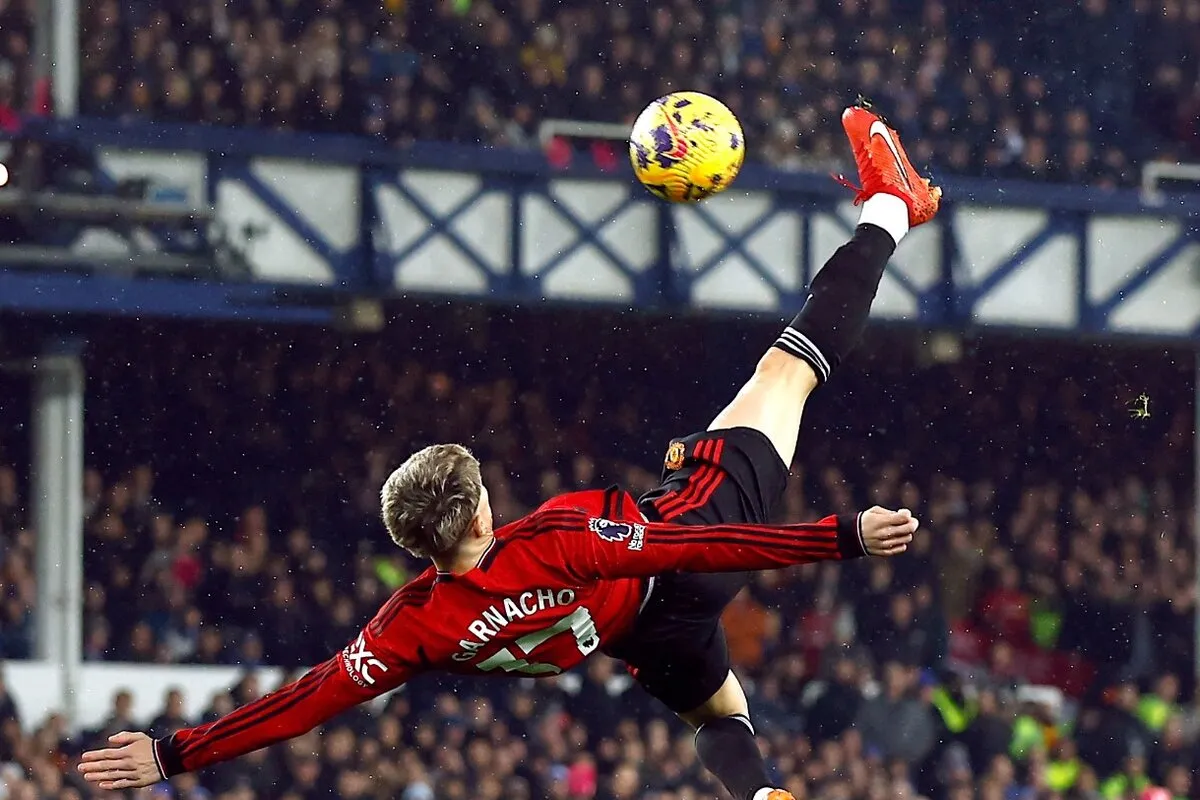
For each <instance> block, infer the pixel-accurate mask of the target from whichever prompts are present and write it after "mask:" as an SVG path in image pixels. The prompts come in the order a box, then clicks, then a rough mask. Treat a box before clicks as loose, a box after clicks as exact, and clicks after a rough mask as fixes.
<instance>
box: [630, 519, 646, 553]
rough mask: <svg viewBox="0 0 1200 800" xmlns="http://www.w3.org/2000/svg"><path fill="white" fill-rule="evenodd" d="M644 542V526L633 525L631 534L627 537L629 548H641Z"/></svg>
mask: <svg viewBox="0 0 1200 800" xmlns="http://www.w3.org/2000/svg"><path fill="white" fill-rule="evenodd" d="M645 544H646V526H645V525H634V526H633V536H631V537H629V549H630V550H641V549H642V547H643V546H644V545H645Z"/></svg>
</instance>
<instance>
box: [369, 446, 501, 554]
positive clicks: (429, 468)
mask: <svg viewBox="0 0 1200 800" xmlns="http://www.w3.org/2000/svg"><path fill="white" fill-rule="evenodd" d="M482 494H483V478H482V476H481V475H480V471H479V461H478V460H476V458H475V456H473V455H471V451H470V450H468V449H467V448H465V447H463V446H462V445H460V444H435V445H432V446H430V447H426V448H425V449H424V450H418V451H417V452H415V453H413V454H412V455H411V456H409V457H408V460H407V461H405V462H404V463H403V464H401V465H400V467H399V468H398V469H396V471H395V472H393V473H392V474H391V475H389V476H388V479H387V480H386V481H384V484H383V489H382V490H381V491H380V493H379V500H380V505H381V507H382V517H383V524H384V526H385V527H386V528H387V531H388V534H389V535H390V536H391V537H392V541H394V542H395V543H396V544H398V545H400V546H401V547H403V548H404V549H405V550H407V551H408V552H410V553H412V554H413V555H416V556H421V557H426V558H429V557H436V556H445V555H448V554H450V553H452V552H453V551H454V550H455V549H456V548H457V547H458V545H459V543H460V542H461V541H462V540H463V537H465V536H466V534H467V531H469V530H470V528H471V522H472V521H473V520H474V519H475V514H476V513H477V512H478V510H479V498H480V496H481V495H482Z"/></svg>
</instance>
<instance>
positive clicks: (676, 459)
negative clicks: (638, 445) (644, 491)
mask: <svg viewBox="0 0 1200 800" xmlns="http://www.w3.org/2000/svg"><path fill="white" fill-rule="evenodd" d="M686 454H687V448H686V447H684V444H683V442H671V446H670V447H668V448H667V457H666V458H665V459H663V466H664V467H666V468H667V469H669V470H677V469H679V468H680V467H682V466H683V459H684V457H685V456H686Z"/></svg>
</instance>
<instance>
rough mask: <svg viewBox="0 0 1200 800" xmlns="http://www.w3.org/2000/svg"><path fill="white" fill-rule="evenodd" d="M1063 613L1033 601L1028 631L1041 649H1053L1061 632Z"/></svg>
mask: <svg viewBox="0 0 1200 800" xmlns="http://www.w3.org/2000/svg"><path fill="white" fill-rule="evenodd" d="M1062 625H1063V615H1062V614H1061V613H1059V612H1058V611H1057V610H1055V609H1054V608H1052V607H1050V606H1048V605H1047V604H1045V603H1039V602H1038V601H1036V600H1035V601H1034V602H1033V611H1032V613H1031V614H1030V615H1029V633H1030V635H1031V636H1032V637H1033V642H1034V644H1036V645H1037V646H1038V647H1040V648H1042V649H1043V650H1053V649H1054V647H1055V645H1057V644H1058V637H1059V636H1060V635H1061V634H1062Z"/></svg>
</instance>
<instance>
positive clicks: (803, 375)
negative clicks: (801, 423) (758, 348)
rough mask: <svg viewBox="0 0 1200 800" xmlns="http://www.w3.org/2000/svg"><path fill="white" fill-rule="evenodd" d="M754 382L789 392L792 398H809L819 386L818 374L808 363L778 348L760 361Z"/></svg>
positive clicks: (764, 355)
mask: <svg viewBox="0 0 1200 800" xmlns="http://www.w3.org/2000/svg"><path fill="white" fill-rule="evenodd" d="M752 380H753V381H755V382H756V383H761V384H763V385H767V386H770V387H772V388H774V387H776V386H778V387H779V391H781V392H787V393H788V395H789V396H790V397H795V396H797V395H799V396H800V397H807V396H808V395H809V394H810V393H811V392H812V391H813V390H814V389H816V388H817V384H818V381H817V373H815V372H814V371H813V368H812V367H811V366H810V365H809V363H808V362H807V361H804V360H802V359H799V358H796V357H795V356H793V355H791V354H790V353H785V352H784V351H782V350H780V349H779V348H777V347H772V348H771V349H770V350H768V351H767V352H766V353H764V354H763V357H762V358H760V359H759V360H758V364H757V365H756V366H755V368H754V377H753V378H752Z"/></svg>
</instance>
